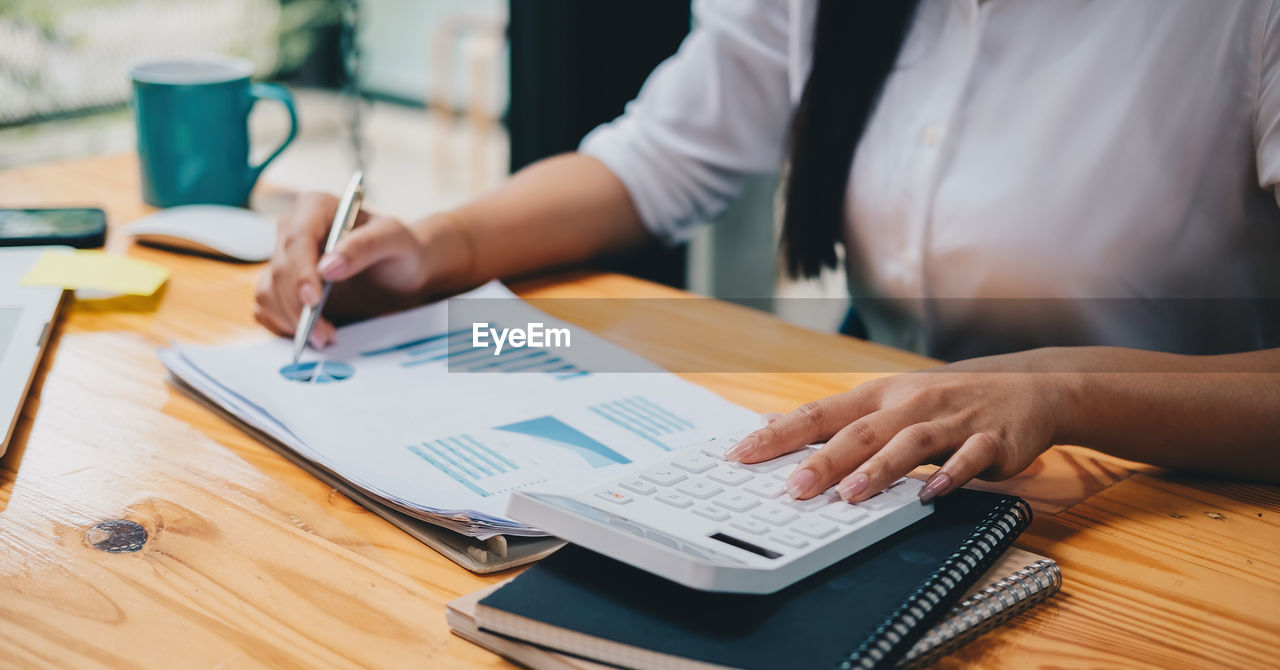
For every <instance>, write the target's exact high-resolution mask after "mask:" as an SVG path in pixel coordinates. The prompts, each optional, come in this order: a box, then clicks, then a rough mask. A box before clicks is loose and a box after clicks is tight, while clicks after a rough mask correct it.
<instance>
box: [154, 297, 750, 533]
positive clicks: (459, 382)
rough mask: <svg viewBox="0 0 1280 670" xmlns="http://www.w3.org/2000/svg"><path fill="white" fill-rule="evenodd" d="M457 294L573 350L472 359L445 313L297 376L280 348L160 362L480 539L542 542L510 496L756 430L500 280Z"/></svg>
mask: <svg viewBox="0 0 1280 670" xmlns="http://www.w3.org/2000/svg"><path fill="white" fill-rule="evenodd" d="M463 297H464V298H466V299H470V300H479V299H495V300H499V301H501V303H500V304H501V309H500V310H499V311H500V313H501V318H502V319H503V320H505V321H507V322H509V323H519V325H521V326H524V325H526V324H532V323H539V324H543V326H544V327H545V328H548V329H549V328H568V329H569V330H570V332H571V336H572V339H571V340H570V341H569V346H568V347H563V346H562V347H559V348H543V347H531V346H527V345H526V346H515V347H512V346H507V347H506V348H504V349H502V350H501V352H500V353H498V355H494V353H495V352H497V349H496V348H495V347H490V348H488V349H474V348H473V346H472V345H473V330H472V328H470V327H469V326H470V324H466V325H467V326H468V327H466V328H461V327H459V324H458V323H457V322H456V318H455V322H454V323H453V325H452V327H451V325H450V319H449V316H448V311H447V310H448V307H447V306H446V304H445V303H436V304H433V305H428V306H425V307H420V308H417V309H414V310H410V311H407V312H402V313H400V314H395V315H391V316H386V317H381V318H378V319H373V320H370V321H366V322H363V323H360V324H356V325H352V326H348V327H345V328H342V329H341V330H339V332H338V344H336V345H335V346H333V347H330V348H328V349H326V350H325V351H324V352H322V354H317V353H315V352H311V351H310V350H308V353H307V354H305V355H304V357H303V360H302V362H301V363H299V364H297V365H289V363H290V358H291V346H290V343H289V342H288V341H286V340H283V339H270V340H266V341H264V342H262V343H260V344H255V345H251V346H242V347H194V346H185V345H181V344H175V345H174V346H173V348H172V349H167V350H163V351H161V352H160V357H161V360H162V361H163V362H164V364H165V366H166V367H167V368H168V369H169V371H170V372H171V373H172V374H173V375H174V376H175V377H177V378H178V379H180V380H181V381H183V382H185V383H186V384H187V385H188V386H190V387H192V388H193V389H195V390H196V391H197V392H198V393H200V394H202V395H204V396H205V397H206V398H207V399H209V400H210V401H212V402H214V403H216V404H217V405H219V406H220V407H222V408H223V409H225V410H227V411H228V412H230V413H231V414H233V415H234V416H236V417H237V418H239V419H240V420H242V421H244V422H245V423H247V424H249V425H250V426H252V427H254V428H256V429H257V430H259V431H261V432H263V433H265V434H267V435H269V436H271V437H272V438H274V439H275V440H276V441H278V443H279V444H280V445H282V446H284V447H286V448H288V449H291V450H293V451H294V452H296V453H297V455H299V456H301V457H302V458H304V459H306V460H307V461H310V462H311V463H313V464H314V465H316V466H318V467H320V468H322V469H324V470H326V471H328V472H329V473H331V474H333V475H335V476H337V477H339V478H341V479H343V480H345V481H347V482H349V483H351V484H352V485H354V486H355V487H356V488H358V489H360V490H362V491H364V492H365V493H367V494H369V496H371V497H372V498H374V499H375V500H377V501H379V502H381V503H384V504H386V505H388V506H390V507H392V508H395V509H397V510H400V511H403V512H405V513H407V514H410V515H412V516H414V517H417V518H420V519H423V520H426V521H429V522H431V523H436V524H439V525H441V526H444V527H446V528H450V529H452V530H455V531H457V532H460V533H464V534H466V535H470V536H473V537H478V538H487V537H491V536H493V535H498V534H507V535H524V536H537V535H544V534H545V533H543V532H541V531H539V530H537V529H535V528H531V527H529V526H526V525H523V524H521V523H518V522H516V521H513V520H511V519H507V518H504V517H503V511H504V510H505V508H506V503H507V497H508V494H509V493H510V492H511V491H513V490H517V489H535V488H536V489H540V490H558V491H561V492H567V491H579V490H582V489H584V488H588V487H590V486H592V485H593V484H596V483H604V482H606V481H609V480H612V479H613V478H615V477H618V476H620V475H621V474H622V471H623V469H627V468H641V467H644V466H645V465H646V464H649V463H652V462H654V461H656V460H659V459H661V458H662V456H663V455H664V454H665V453H666V452H668V451H670V450H673V449H677V448H680V447H682V446H685V445H688V444H691V443H694V442H697V441H701V440H706V439H708V438H710V437H713V436H715V435H720V434H725V433H728V432H735V431H740V430H741V429H742V428H743V427H751V426H754V425H756V424H757V423H758V420H757V417H756V415H755V414H754V413H753V412H750V411H748V410H746V409H744V408H742V407H739V406H736V405H733V404H731V403H729V402H727V401H725V400H724V399H722V398H720V397H719V396H716V395H714V394H712V393H710V392H709V391H706V390H704V389H702V388H700V387H698V386H696V385H694V384H691V383H689V382H686V381H684V380H682V379H680V378H679V377H676V376H675V375H672V374H670V373H667V372H664V371H661V370H659V369H657V368H656V367H655V366H653V365H652V364H650V363H647V362H646V361H644V360H643V359H640V358H638V357H636V356H635V355H634V354H630V353H628V352H626V351H624V350H622V349H620V348H618V347H616V346H614V345H612V344H610V343H608V342H606V341H604V340H602V339H600V338H598V337H595V336H593V335H591V334H590V333H588V332H587V331H585V330H583V329H581V328H579V327H576V326H571V325H570V324H566V323H564V322H561V321H558V320H557V319H554V318H552V317H550V316H548V315H547V314H545V313H543V312H540V311H538V310H536V309H534V308H533V307H531V306H529V305H528V304H527V303H523V302H521V301H519V299H518V298H516V297H515V296H514V295H513V294H512V293H511V292H510V291H508V290H507V289H506V288H505V287H503V286H502V285H500V284H497V283H491V284H489V285H486V286H484V287H481V288H479V289H476V290H475V291H472V292H471V293H470V294H467V295H466V296H463ZM455 304H456V303H455ZM469 304H476V303H469ZM495 304H499V303H495ZM455 317H456V314H455ZM451 328H452V329H451ZM561 344H563V343H561ZM602 369H609V370H636V371H634V372H622V371H614V372H600V371H599V370H602ZM641 370H647V371H641Z"/></svg>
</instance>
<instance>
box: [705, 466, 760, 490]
mask: <svg viewBox="0 0 1280 670" xmlns="http://www.w3.org/2000/svg"><path fill="white" fill-rule="evenodd" d="M707 477H709V478H711V479H714V480H716V481H718V482H720V483H721V484H728V485H729V486H738V485H739V484H742V483H743V482H749V481H751V473H750V472H747V471H746V470H743V469H742V468H735V467H732V466H729V465H721V466H720V467H718V468H716V469H714V470H712V471H711V472H708V473H707Z"/></svg>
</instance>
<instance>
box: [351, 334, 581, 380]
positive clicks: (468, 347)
mask: <svg viewBox="0 0 1280 670" xmlns="http://www.w3.org/2000/svg"><path fill="white" fill-rule="evenodd" d="M491 327H493V328H495V329H497V328H499V326H498V325H497V324H491ZM495 351H497V350H496V349H494V348H488V347H474V346H472V331H471V329H469V328H467V329H459V330H453V331H448V332H443V333H433V334H431V335H427V336H424V337H419V338H416V339H413V340H409V341H407V342H401V343H398V344H393V345H390V346H386V347H380V348H378V349H372V350H369V351H364V352H361V354H360V355H361V356H362V357H375V356H388V355H398V356H401V357H402V358H403V359H404V360H401V361H400V365H401V366H402V367H405V368H414V367H419V366H439V367H441V368H445V369H447V370H448V371H449V372H455V373H456V372H542V373H547V374H550V375H552V376H553V377H555V378H556V379H577V378H580V377H585V376H587V375H589V374H590V372H588V371H587V370H583V369H582V368H581V367H579V366H577V365H575V364H574V363H572V362H570V361H568V360H566V359H565V358H564V357H563V356H560V355H558V354H556V353H555V352H553V351H551V350H548V349H534V348H530V347H527V346H508V347H504V348H503V349H502V350H501V351H500V352H499V353H497V354H496V355H495V354H494V352H495Z"/></svg>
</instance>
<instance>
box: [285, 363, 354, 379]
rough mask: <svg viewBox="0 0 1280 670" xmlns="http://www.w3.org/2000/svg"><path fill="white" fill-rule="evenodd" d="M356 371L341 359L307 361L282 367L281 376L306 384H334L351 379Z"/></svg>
mask: <svg viewBox="0 0 1280 670" xmlns="http://www.w3.org/2000/svg"><path fill="white" fill-rule="evenodd" d="M355 373H356V371H355V368H352V367H351V366H350V365H347V364H346V363H342V362H340V361H306V362H302V363H290V364H289V365H286V366H284V367H282V368H280V376H281V377H284V378H285V379H288V380H289V381H295V382H302V383H304V384H332V383H334V382H340V381H345V380H347V379H350V378H351V375H354V374H355Z"/></svg>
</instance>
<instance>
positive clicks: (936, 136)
mask: <svg viewBox="0 0 1280 670" xmlns="http://www.w3.org/2000/svg"><path fill="white" fill-rule="evenodd" d="M942 133H943V130H942V126H941V125H939V124H937V123H930V124H929V125H927V126H925V127H924V132H922V133H920V141H921V142H924V145H925V146H927V147H936V146H938V143H939V142H941V141H942Z"/></svg>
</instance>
